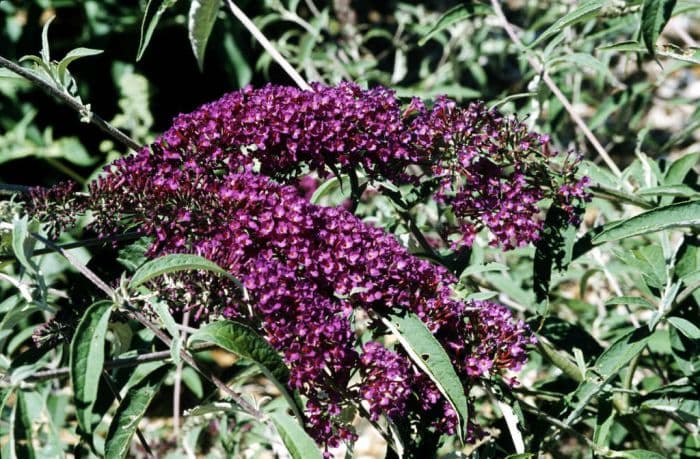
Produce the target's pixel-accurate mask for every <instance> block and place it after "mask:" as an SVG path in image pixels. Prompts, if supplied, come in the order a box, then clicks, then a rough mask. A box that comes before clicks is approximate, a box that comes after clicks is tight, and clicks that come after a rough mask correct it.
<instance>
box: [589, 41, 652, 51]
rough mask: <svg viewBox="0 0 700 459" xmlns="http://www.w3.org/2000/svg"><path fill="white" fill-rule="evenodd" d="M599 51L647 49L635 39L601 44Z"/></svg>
mask: <svg viewBox="0 0 700 459" xmlns="http://www.w3.org/2000/svg"><path fill="white" fill-rule="evenodd" d="M598 50H599V51H621V52H632V53H641V52H643V51H645V48H644V45H642V44H641V43H639V42H638V41H635V40H626V41H621V42H618V43H614V44H612V45H605V46H599V47H598Z"/></svg>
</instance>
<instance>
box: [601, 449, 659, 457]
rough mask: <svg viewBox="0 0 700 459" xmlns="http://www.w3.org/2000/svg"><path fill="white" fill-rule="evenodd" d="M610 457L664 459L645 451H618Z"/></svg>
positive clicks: (657, 454)
mask: <svg viewBox="0 0 700 459" xmlns="http://www.w3.org/2000/svg"><path fill="white" fill-rule="evenodd" d="M611 457H622V458H625V459H666V456H664V455H663V454H659V453H655V452H653V451H647V450H646V449H630V450H628V451H620V452H618V453H617V454H615V455H613V456H611Z"/></svg>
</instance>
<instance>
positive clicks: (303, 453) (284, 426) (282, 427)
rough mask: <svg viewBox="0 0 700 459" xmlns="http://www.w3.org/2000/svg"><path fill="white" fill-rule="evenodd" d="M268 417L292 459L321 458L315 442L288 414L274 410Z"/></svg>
mask: <svg viewBox="0 0 700 459" xmlns="http://www.w3.org/2000/svg"><path fill="white" fill-rule="evenodd" d="M270 419H271V420H272V423H273V424H274V425H275V428H276V429H277V431H278V432H279V434H280V437H281V438H282V442H283V443H284V446H286V447H287V451H289V454H290V456H292V458H293V459H322V456H321V452H320V451H319V449H318V446H316V442H314V441H313V439H312V438H311V437H309V435H308V434H307V433H306V432H305V431H304V429H302V428H301V426H299V424H298V423H297V422H296V421H295V420H294V419H293V418H292V417H291V416H289V415H288V414H286V413H281V412H274V413H271V414H270Z"/></svg>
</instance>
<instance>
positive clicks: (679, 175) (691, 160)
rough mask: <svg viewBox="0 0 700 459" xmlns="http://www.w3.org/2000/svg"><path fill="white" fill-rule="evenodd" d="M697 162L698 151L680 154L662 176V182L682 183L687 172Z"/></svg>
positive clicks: (698, 161) (698, 157)
mask: <svg viewBox="0 0 700 459" xmlns="http://www.w3.org/2000/svg"><path fill="white" fill-rule="evenodd" d="M698 163H700V151H698V152H695V153H689V154H687V155H684V156H681V157H680V158H678V159H677V160H675V161H674V162H673V163H672V164H671V165H670V166H669V167H668V170H667V171H666V175H665V177H664V184H666V185H678V184H682V183H683V180H685V177H686V175H688V172H690V171H691V170H692V169H693V167H695V165H696V164H698Z"/></svg>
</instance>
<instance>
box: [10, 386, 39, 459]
mask: <svg viewBox="0 0 700 459" xmlns="http://www.w3.org/2000/svg"><path fill="white" fill-rule="evenodd" d="M30 416H31V414H30V413H29V409H28V408H27V396H26V395H25V394H24V391H22V390H18V391H16V399H15V405H14V406H13V407H12V412H11V413H10V429H12V431H11V432H10V436H9V438H8V440H9V443H10V444H9V445H7V446H8V450H9V451H8V452H9V456H10V457H11V458H12V459H14V458H18V459H34V458H35V457H36V454H35V453H34V448H33V447H32V423H31V420H30Z"/></svg>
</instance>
